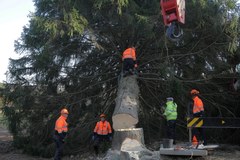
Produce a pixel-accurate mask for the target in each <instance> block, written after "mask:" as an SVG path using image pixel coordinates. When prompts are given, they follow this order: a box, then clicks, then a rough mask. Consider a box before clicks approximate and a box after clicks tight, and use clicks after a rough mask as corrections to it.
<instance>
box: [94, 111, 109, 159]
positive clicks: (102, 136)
mask: <svg viewBox="0 0 240 160" xmlns="http://www.w3.org/2000/svg"><path fill="white" fill-rule="evenodd" d="M92 140H93V141H94V151H95V153H96V155H97V154H98V153H99V145H100V143H102V142H109V141H112V128H111V125H110V123H109V122H108V121H107V120H106V115H105V114H101V115H100V121H99V122H97V123H96V126H95V128H94V131H93V137H92Z"/></svg>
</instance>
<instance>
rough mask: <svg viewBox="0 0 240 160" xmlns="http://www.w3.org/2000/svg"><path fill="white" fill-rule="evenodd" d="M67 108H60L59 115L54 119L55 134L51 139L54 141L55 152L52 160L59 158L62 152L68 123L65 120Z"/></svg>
mask: <svg viewBox="0 0 240 160" xmlns="http://www.w3.org/2000/svg"><path fill="white" fill-rule="evenodd" d="M68 114H69V113H68V110H67V109H65V108H64V109H62V110H61V116H60V117H59V118H58V119H57V120H56V123H55V134H54V136H53V139H54V141H55V143H56V152H55V155H54V160H60V159H61V155H62V152H63V144H64V139H65V137H66V135H67V132H68V123H67V122H66V120H67V117H68Z"/></svg>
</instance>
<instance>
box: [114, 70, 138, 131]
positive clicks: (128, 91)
mask: <svg viewBox="0 0 240 160" xmlns="http://www.w3.org/2000/svg"><path fill="white" fill-rule="evenodd" d="M138 95H139V87H138V84H137V76H135V75H133V76H127V77H125V78H121V79H120V83H119V87H118V94H117V98H116V107H115V110H114V113H113V117H112V121H113V129H114V130H118V129H128V128H134V127H135V125H136V124H137V123H138V107H139V98H138Z"/></svg>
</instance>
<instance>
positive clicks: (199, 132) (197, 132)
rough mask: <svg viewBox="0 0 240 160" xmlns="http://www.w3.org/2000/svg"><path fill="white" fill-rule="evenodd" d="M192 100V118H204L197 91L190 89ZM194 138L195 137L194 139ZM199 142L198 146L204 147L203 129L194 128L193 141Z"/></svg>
mask: <svg viewBox="0 0 240 160" xmlns="http://www.w3.org/2000/svg"><path fill="white" fill-rule="evenodd" d="M190 94H191V96H192V100H193V109H192V111H193V117H203V116H204V105H203V102H202V100H201V99H200V98H199V91H198V90H196V89H192V90H191V92H190ZM194 136H195V137H194ZM196 139H197V140H198V141H199V143H198V144H200V143H201V144H204V145H206V140H205V134H204V129H203V128H194V129H193V140H194V141H196Z"/></svg>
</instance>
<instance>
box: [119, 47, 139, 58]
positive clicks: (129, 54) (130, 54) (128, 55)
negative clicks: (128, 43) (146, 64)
mask: <svg viewBox="0 0 240 160" xmlns="http://www.w3.org/2000/svg"><path fill="white" fill-rule="evenodd" d="M126 58H132V59H133V60H134V61H136V51H135V49H133V48H128V49H126V50H125V51H124V52H123V55H122V60H124V59H126Z"/></svg>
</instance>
